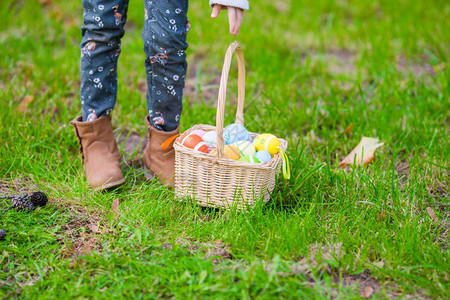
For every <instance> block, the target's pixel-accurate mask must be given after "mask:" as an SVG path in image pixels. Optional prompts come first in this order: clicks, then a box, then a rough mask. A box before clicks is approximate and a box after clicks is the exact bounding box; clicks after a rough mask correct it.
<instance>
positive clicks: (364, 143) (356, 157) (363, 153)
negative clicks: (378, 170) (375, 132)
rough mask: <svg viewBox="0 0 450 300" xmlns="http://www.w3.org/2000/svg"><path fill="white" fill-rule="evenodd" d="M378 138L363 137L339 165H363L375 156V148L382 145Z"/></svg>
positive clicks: (343, 166)
mask: <svg viewBox="0 0 450 300" xmlns="http://www.w3.org/2000/svg"><path fill="white" fill-rule="evenodd" d="M379 141H380V140H379V139H376V138H369V137H363V138H362V139H361V141H360V142H359V144H358V145H357V146H356V147H355V149H353V150H352V151H351V152H350V154H349V155H347V157H345V158H344V159H343V160H342V161H341V163H340V164H339V167H341V168H345V167H346V166H347V165H353V164H355V165H357V166H365V165H367V164H369V163H370V162H372V160H374V158H375V155H374V154H375V150H376V149H377V148H378V147H380V146H383V145H384V143H380V142H379Z"/></svg>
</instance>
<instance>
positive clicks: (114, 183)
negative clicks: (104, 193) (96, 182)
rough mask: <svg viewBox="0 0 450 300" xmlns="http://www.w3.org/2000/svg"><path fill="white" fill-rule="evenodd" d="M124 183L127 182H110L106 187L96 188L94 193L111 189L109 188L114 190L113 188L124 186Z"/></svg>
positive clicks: (123, 180) (122, 180)
mask: <svg viewBox="0 0 450 300" xmlns="http://www.w3.org/2000/svg"><path fill="white" fill-rule="evenodd" d="M124 182H125V179H120V180H117V181H114V182H108V183H106V184H104V185H101V186H99V187H96V188H94V191H101V190H106V189H109V188H112V187H116V186H119V185H121V184H123V183H124Z"/></svg>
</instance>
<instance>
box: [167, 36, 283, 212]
mask: <svg viewBox="0 0 450 300" xmlns="http://www.w3.org/2000/svg"><path fill="white" fill-rule="evenodd" d="M234 52H236V54H237V59H238V106H237V113H236V118H235V123H237V124H240V125H244V113H243V111H244V97H245V63H244V55H243V53H242V49H241V47H240V46H239V44H238V43H236V42H234V43H232V44H231V45H230V46H229V48H228V50H227V52H226V55H225V60H224V65H223V69H222V77H221V80H220V86H219V94H218V101H217V114H216V127H214V126H211V125H203V124H199V125H195V126H193V127H191V128H189V129H188V130H186V131H185V132H184V133H183V134H188V133H190V132H192V131H194V130H196V129H201V130H204V131H211V130H216V131H217V154H216V156H215V157H213V156H211V155H210V154H206V153H203V152H200V151H196V150H193V149H190V148H187V147H185V146H183V145H182V144H181V137H178V138H177V139H176V140H175V142H174V148H175V196H176V197H177V198H186V197H192V198H193V199H194V200H195V201H196V202H197V203H198V204H199V205H201V206H209V207H218V208H230V207H233V206H234V207H237V208H238V209H241V208H244V207H246V206H252V205H253V204H254V203H255V202H256V201H258V200H260V199H262V200H263V201H268V200H269V199H270V193H271V192H272V190H273V188H274V187H275V176H276V174H277V173H278V172H280V167H281V163H282V158H281V154H280V153H278V154H276V155H275V156H274V157H273V158H272V160H270V161H268V162H264V163H259V164H257V163H247V162H241V161H235V160H231V159H229V158H226V157H225V156H224V140H223V125H224V124H223V122H224V113H225V98H226V88H227V82H228V73H229V70H230V65H231V59H232V55H233V53H234ZM250 134H251V136H252V138H255V137H256V136H258V134H257V133H252V132H250ZM279 140H280V142H281V145H280V147H281V149H282V150H283V151H285V150H286V148H287V142H286V141H285V140H283V139H279Z"/></svg>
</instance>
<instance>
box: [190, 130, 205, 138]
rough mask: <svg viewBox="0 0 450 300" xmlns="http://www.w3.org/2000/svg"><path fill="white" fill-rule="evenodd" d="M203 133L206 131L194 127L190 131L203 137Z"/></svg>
mask: <svg viewBox="0 0 450 300" xmlns="http://www.w3.org/2000/svg"><path fill="white" fill-rule="evenodd" d="M205 133H206V131H204V130H201V129H195V130H194V131H192V132H191V134H196V135H198V136H199V137H201V138H203V136H204V135H205Z"/></svg>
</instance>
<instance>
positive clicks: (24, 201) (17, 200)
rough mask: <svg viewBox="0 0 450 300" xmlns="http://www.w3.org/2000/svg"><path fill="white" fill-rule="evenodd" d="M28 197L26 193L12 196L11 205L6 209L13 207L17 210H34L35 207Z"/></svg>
mask: <svg viewBox="0 0 450 300" xmlns="http://www.w3.org/2000/svg"><path fill="white" fill-rule="evenodd" d="M28 198H29V197H28V196H27V195H25V196H16V197H14V198H13V199H12V201H11V202H12V205H11V206H10V207H9V208H8V210H10V209H13V208H14V209H15V210H17V211H20V210H35V209H36V207H35V206H34V204H33V202H31V201H30V200H29V199H28Z"/></svg>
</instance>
